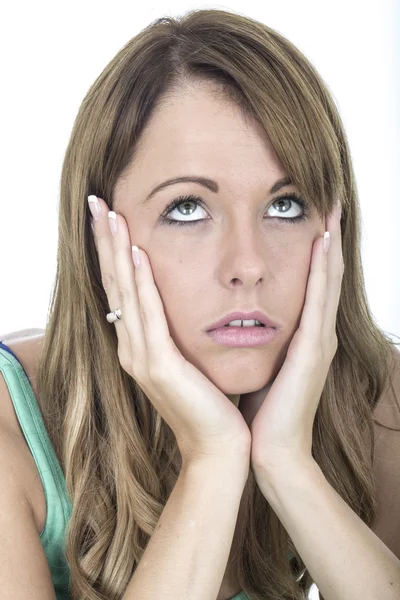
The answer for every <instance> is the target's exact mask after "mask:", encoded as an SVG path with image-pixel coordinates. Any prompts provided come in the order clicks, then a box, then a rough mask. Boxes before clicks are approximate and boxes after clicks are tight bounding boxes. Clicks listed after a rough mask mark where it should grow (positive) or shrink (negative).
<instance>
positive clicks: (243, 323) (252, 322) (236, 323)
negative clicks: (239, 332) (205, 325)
mask: <svg viewBox="0 0 400 600" xmlns="http://www.w3.org/2000/svg"><path fill="white" fill-rule="evenodd" d="M229 325H232V326H235V327H254V325H262V323H261V321H257V320H255V319H252V320H250V321H230V322H229V323H228V324H227V325H225V327H229Z"/></svg>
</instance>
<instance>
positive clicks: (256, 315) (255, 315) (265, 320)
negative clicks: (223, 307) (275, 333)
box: [206, 310, 279, 331]
mask: <svg viewBox="0 0 400 600" xmlns="http://www.w3.org/2000/svg"><path fill="white" fill-rule="evenodd" d="M238 320H240V321H249V320H256V321H260V323H262V324H263V325H265V326H266V327H273V328H274V329H276V328H278V327H279V325H278V324H277V323H275V322H274V321H272V319H270V318H269V317H268V315H266V314H265V313H264V312H262V311H260V310H254V311H252V312H247V313H246V312H240V311H236V312H233V313H229V314H228V315H226V316H225V317H222V318H221V319H219V320H218V321H216V322H215V323H213V325H211V326H210V327H209V328H208V329H207V330H206V331H213V330H214V329H218V328H219V327H224V326H225V325H227V324H228V323H230V321H238Z"/></svg>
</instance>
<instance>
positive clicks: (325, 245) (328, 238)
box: [324, 231, 331, 252]
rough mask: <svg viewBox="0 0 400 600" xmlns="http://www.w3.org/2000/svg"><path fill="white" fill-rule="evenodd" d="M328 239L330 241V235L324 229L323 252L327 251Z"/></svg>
mask: <svg viewBox="0 0 400 600" xmlns="http://www.w3.org/2000/svg"><path fill="white" fill-rule="evenodd" d="M330 241H331V236H330V234H329V231H325V233H324V252H328V250H329V244H330Z"/></svg>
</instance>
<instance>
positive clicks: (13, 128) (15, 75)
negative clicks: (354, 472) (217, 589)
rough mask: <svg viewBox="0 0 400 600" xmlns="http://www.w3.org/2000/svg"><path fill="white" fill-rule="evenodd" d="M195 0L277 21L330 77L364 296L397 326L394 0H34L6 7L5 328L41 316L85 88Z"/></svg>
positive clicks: (396, 329) (37, 321)
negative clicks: (354, 201)
mask: <svg viewBox="0 0 400 600" xmlns="http://www.w3.org/2000/svg"><path fill="white" fill-rule="evenodd" d="M191 8H222V9H224V8H226V9H232V10H234V11H238V12H242V13H244V14H245V15H246V16H249V17H254V18H256V19H258V20H260V21H262V22H264V23H266V24H267V25H269V26H271V27H273V28H274V29H277V30H278V31H279V32H280V33H282V34H283V35H285V36H286V37H287V38H289V40H290V41H292V42H293V43H294V44H296V45H297V46H298V48H299V49H300V50H301V51H302V52H304V53H305V55H306V56H307V57H308V58H309V59H310V60H311V61H312V62H313V64H314V65H315V66H316V68H317V70H318V71H319V73H320V74H321V75H322V77H323V78H324V80H325V81H326V83H327V84H328V86H329V88H330V90H331V92H332V94H333V96H334V98H335V101H336V102H337V105H338V108H339V111H340V114H341V116H342V119H343V121H344V125H345V128H346V132H347V135H348V138H349V143H350V148H351V152H352V157H353V161H354V169H355V174H356V178H357V184H358V190H359V194H360V202H361V211H362V256H363V263H364V270H365V278H366V287H367V294H368V300H369V303H370V306H371V309H372V312H373V315H374V317H375V319H376V321H377V323H378V324H379V326H380V327H381V328H382V329H383V330H385V331H386V332H387V333H389V334H393V335H400V309H399V306H400V286H399V279H400V278H399V272H400V239H399V236H398V231H397V227H398V225H400V207H399V201H400V197H399V196H400V194H399V188H400V185H399V184H400V181H399V179H400V176H399V156H400V150H399V145H400V144H399V140H400V119H399V110H398V108H399V107H400V98H399V96H400V93H399V89H400V86H399V63H400V43H399V41H398V39H397V40H396V37H395V33H396V30H397V32H398V31H399V20H400V19H399V17H400V8H399V0H376V1H365V0H363V1H361V0H359V1H358V0H352V1H351V2H349V1H348V0H346V1H342V0H336V1H335V2H334V3H327V2H321V1H311V0H301V2H298V1H297V0H292V1H290V0H279V2H277V1H276V0H273V1H270V0H263V2H261V3H260V2H251V1H248V2H245V3H243V2H233V1H231V2H227V3H225V4H202V3H201V2H200V3H191V2H188V1H184V2H178V1H175V2H174V1H171V2H169V3H163V2H157V3H155V4H152V5H150V6H145V3H144V4H143V3H136V2H133V1H129V2H128V1H122V0H113V2H105V1H99V0H96V1H94V0H93V1H92V0H80V1H79V2H78V1H77V0H73V1H72V0H70V1H68V2H64V3H61V2H45V1H43V0H42V1H40V0H38V1H35V2H28V1H24V2H18V1H15V2H12V3H8V4H7V7H6V8H3V10H2V35H1V36H0V49H1V57H2V73H1V88H2V90H1V94H0V108H1V110H0V119H1V123H0V125H1V128H0V130H1V139H2V143H1V149H2V156H1V162H0V165H1V166H0V169H1V170H0V173H1V193H0V198H1V200H0V202H1V204H0V208H1V218H0V235H1V238H0V242H1V253H0V275H1V284H2V285H1V294H0V340H1V339H2V336H5V334H7V333H10V332H14V331H18V330H21V329H25V328H36V327H37V328H44V327H45V324H46V318H47V317H46V315H47V310H48V304H49V300H50V292H51V287H52V285H53V278H54V275H55V268H56V248H57V237H58V203H59V181H60V175H61V165H62V161H63V157H64V153H65V150H66V147H67V144H68V140H69V136H70V133H71V129H72V125H73V121H74V119H75V117H76V113H77V111H78V108H79V105H80V104H81V102H82V100H83V98H84V96H85V94H86V92H87V90H88V88H89V87H90V85H91V84H92V83H93V81H94V80H95V78H96V77H97V76H98V75H99V74H100V72H101V71H102V70H103V69H104V67H105V66H106V64H107V63H108V62H109V61H110V60H111V58H113V57H114V56H115V54H116V53H117V52H118V51H119V50H120V48H121V47H122V46H123V45H124V44H125V43H126V42H127V41H128V40H129V39H130V38H132V37H133V36H134V35H136V34H137V33H138V32H139V31H140V30H141V29H142V28H143V27H145V26H146V25H147V24H148V23H149V22H150V21H152V20H153V19H155V18H157V17H160V16H162V15H165V14H171V15H174V16H175V15H179V14H182V13H184V12H186V11H187V10H189V9H191ZM398 37H399V36H397V38H398ZM396 45H397V46H396ZM396 108H397V111H396V110H395V109H396ZM393 339H394V340H395V341H398V340H397V338H393Z"/></svg>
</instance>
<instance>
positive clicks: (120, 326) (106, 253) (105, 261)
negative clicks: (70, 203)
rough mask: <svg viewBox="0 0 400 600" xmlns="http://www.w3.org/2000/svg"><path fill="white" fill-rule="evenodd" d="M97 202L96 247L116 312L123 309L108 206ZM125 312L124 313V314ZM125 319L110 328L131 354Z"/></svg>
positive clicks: (107, 294) (100, 200) (104, 281)
mask: <svg viewBox="0 0 400 600" xmlns="http://www.w3.org/2000/svg"><path fill="white" fill-rule="evenodd" d="M91 197H92V198H95V196H94V197H93V196H89V198H91ZM97 201H98V205H99V207H100V215H99V216H98V217H97V218H96V217H93V219H94V220H93V227H94V231H93V236H94V239H95V245H96V249H97V254H98V258H99V266H100V273H101V280H102V283H103V288H104V291H105V293H106V296H107V300H108V305H109V308H110V311H114V310H117V309H118V308H121V307H120V302H119V298H118V290H117V283H116V275H115V268H114V251H113V245H112V240H111V238H112V235H111V232H110V226H109V224H108V217H107V214H108V206H107V204H106V203H105V202H104V200H102V199H101V198H97ZM89 206H90V204H89ZM123 312H124V311H122V313H123ZM104 318H105V319H106V315H104ZM124 319H125V315H124V314H122V320H117V321H115V322H114V323H112V324H111V323H110V327H111V326H114V327H115V329H116V332H117V336H118V340H119V344H120V345H121V348H124V347H126V348H128V349H129V352H130V351H131V348H130V341H129V337H128V334H127V331H126V327H125V323H124ZM106 322H107V321H106Z"/></svg>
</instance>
